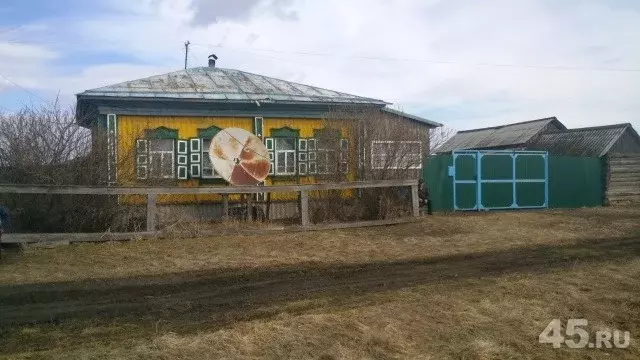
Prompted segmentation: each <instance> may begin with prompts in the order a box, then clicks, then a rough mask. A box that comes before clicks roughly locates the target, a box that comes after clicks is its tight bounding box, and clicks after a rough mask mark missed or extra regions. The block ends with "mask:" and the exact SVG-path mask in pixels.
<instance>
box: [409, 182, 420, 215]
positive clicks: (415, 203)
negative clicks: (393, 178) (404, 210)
mask: <svg viewBox="0 0 640 360" xmlns="http://www.w3.org/2000/svg"><path fill="white" fill-rule="evenodd" d="M411 207H412V209H413V216H414V217H418V216H420V198H419V197H418V185H417V184H414V185H411Z"/></svg>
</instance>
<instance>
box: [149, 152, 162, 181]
mask: <svg viewBox="0 0 640 360" xmlns="http://www.w3.org/2000/svg"><path fill="white" fill-rule="evenodd" d="M149 164H150V167H149V177H152V178H158V177H160V167H161V166H160V164H161V155H160V154H151V155H149Z"/></svg>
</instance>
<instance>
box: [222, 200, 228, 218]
mask: <svg viewBox="0 0 640 360" xmlns="http://www.w3.org/2000/svg"><path fill="white" fill-rule="evenodd" d="M222 219H223V220H228V219H229V194H222Z"/></svg>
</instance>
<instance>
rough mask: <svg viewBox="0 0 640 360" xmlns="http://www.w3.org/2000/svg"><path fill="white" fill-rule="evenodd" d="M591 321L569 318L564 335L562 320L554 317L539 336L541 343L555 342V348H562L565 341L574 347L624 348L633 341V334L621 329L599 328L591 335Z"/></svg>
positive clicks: (567, 344)
mask: <svg viewBox="0 0 640 360" xmlns="http://www.w3.org/2000/svg"><path fill="white" fill-rule="evenodd" d="M587 325H589V322H588V321H587V319H569V320H567V327H566V330H565V336H563V335H562V322H561V321H560V319H553V320H551V322H550V323H549V325H547V327H546V328H545V329H544V330H542V332H541V333H540V335H539V336H538V341H539V342H540V343H541V344H553V347H554V348H560V347H561V346H562V344H563V343H564V344H565V345H566V346H567V347H569V348H572V349H583V348H589V349H594V348H595V349H602V348H606V349H611V348H614V347H615V348H618V349H624V348H627V347H628V346H629V343H631V334H630V333H629V332H628V331H620V330H598V331H596V332H595V334H593V336H591V334H589V332H588V331H587V330H586V327H587Z"/></svg>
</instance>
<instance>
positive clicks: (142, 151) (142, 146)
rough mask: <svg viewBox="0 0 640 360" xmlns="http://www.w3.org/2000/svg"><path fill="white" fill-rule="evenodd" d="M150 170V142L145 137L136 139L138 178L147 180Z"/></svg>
mask: <svg viewBox="0 0 640 360" xmlns="http://www.w3.org/2000/svg"><path fill="white" fill-rule="evenodd" d="M148 170H149V142H148V141H147V140H145V139H137V140H136V179H138V180H146V179H147V178H148V172H149V171H148Z"/></svg>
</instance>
